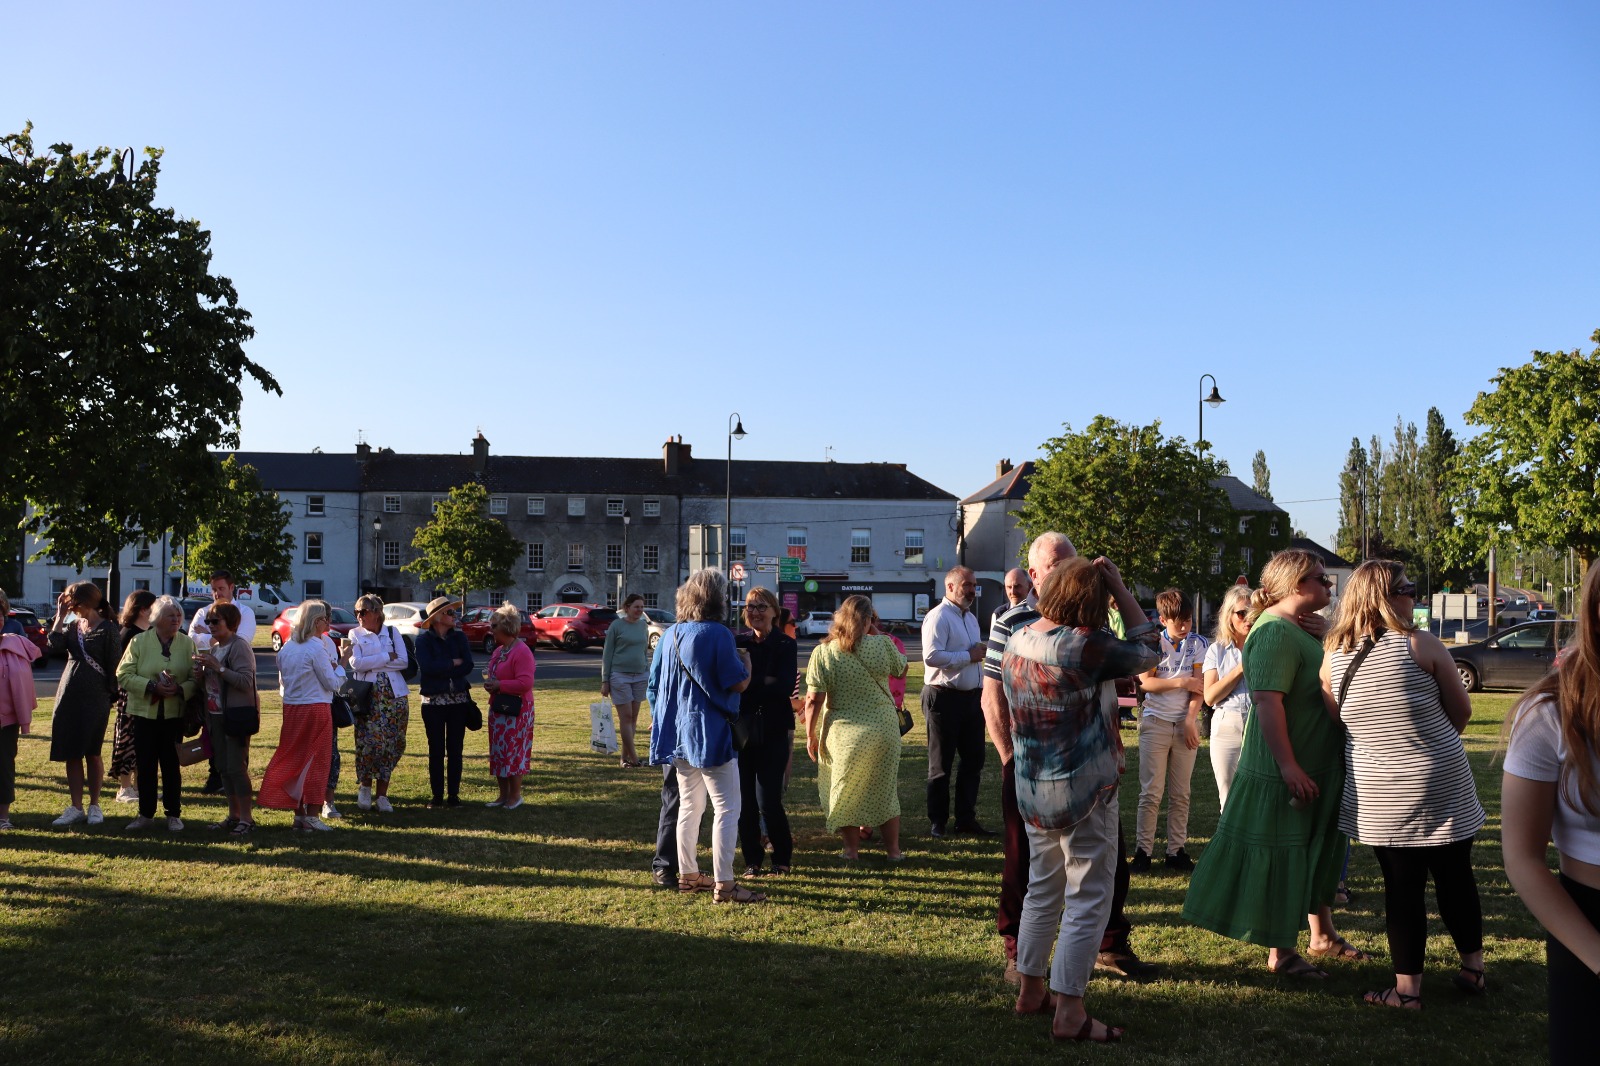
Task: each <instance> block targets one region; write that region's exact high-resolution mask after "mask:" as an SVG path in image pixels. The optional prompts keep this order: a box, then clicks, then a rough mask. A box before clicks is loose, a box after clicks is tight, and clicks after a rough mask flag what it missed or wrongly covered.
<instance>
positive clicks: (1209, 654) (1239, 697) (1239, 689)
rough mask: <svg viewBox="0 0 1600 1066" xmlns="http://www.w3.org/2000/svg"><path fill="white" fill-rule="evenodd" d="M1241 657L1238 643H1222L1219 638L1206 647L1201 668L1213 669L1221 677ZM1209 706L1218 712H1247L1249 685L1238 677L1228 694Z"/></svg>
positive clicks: (1236, 664) (1242, 655)
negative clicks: (1203, 663) (1203, 664)
mask: <svg viewBox="0 0 1600 1066" xmlns="http://www.w3.org/2000/svg"><path fill="white" fill-rule="evenodd" d="M1243 657H1244V653H1243V652H1242V651H1240V650H1239V645H1237V644H1224V643H1222V641H1220V640H1218V641H1213V642H1212V644H1211V646H1210V647H1209V648H1207V649H1206V662H1205V666H1204V667H1202V669H1203V670H1205V671H1207V672H1209V671H1212V670H1215V671H1216V672H1217V676H1218V677H1222V676H1223V675H1225V674H1227V673H1228V671H1230V670H1232V669H1233V668H1234V667H1236V666H1238V665H1239V661H1240V660H1241V659H1242V658H1243ZM1211 707H1212V710H1215V711H1217V712H1218V713H1221V712H1223V711H1237V712H1238V713H1240V714H1249V713H1250V686H1249V685H1247V684H1245V680H1244V678H1243V677H1241V678H1239V681H1238V683H1237V684H1235V685H1234V686H1233V688H1232V689H1230V690H1229V692H1228V694H1227V695H1226V696H1224V697H1222V699H1221V700H1220V701H1218V702H1217V703H1214V704H1212V705H1211Z"/></svg>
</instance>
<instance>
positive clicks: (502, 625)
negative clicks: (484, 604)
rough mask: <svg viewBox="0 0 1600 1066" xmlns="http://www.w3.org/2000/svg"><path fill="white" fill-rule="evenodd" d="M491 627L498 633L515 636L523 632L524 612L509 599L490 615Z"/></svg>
mask: <svg viewBox="0 0 1600 1066" xmlns="http://www.w3.org/2000/svg"><path fill="white" fill-rule="evenodd" d="M489 628H490V629H491V630H493V631H494V632H496V633H503V634H505V635H506V636H508V637H515V636H517V634H519V633H521V632H522V612H521V611H519V610H517V605H516V604H514V603H512V602H511V601H510V600H507V601H505V602H504V603H502V604H501V605H500V606H499V607H497V608H495V612H494V614H492V615H490V616H489Z"/></svg>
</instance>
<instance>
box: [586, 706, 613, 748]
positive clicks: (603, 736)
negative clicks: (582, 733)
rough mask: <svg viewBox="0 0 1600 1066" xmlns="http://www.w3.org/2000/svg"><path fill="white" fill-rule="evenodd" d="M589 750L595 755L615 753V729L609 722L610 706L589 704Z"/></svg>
mask: <svg viewBox="0 0 1600 1066" xmlns="http://www.w3.org/2000/svg"><path fill="white" fill-rule="evenodd" d="M589 750H590V751H592V752H594V753H595V754H596V755H615V754H616V753H617V727H616V725H615V723H613V722H612V721H611V704H609V703H604V702H602V703H591V704H589Z"/></svg>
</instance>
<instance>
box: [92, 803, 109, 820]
mask: <svg viewBox="0 0 1600 1066" xmlns="http://www.w3.org/2000/svg"><path fill="white" fill-rule="evenodd" d="M105 820H106V816H105V815H103V814H101V813H100V804H98V803H91V804H89V824H90V825H99V824H100V823H101V822H103V821H105Z"/></svg>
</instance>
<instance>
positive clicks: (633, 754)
mask: <svg viewBox="0 0 1600 1066" xmlns="http://www.w3.org/2000/svg"><path fill="white" fill-rule="evenodd" d="M640 702H641V701H639V700H629V701H628V703H627V705H626V706H620V707H618V708H617V732H618V734H619V739H621V741H622V757H623V759H625V760H627V761H628V762H629V763H637V762H638V761H639V752H638V751H637V750H636V749H635V748H634V746H633V741H634V737H635V736H636V735H637V734H638V732H639V704H640Z"/></svg>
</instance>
